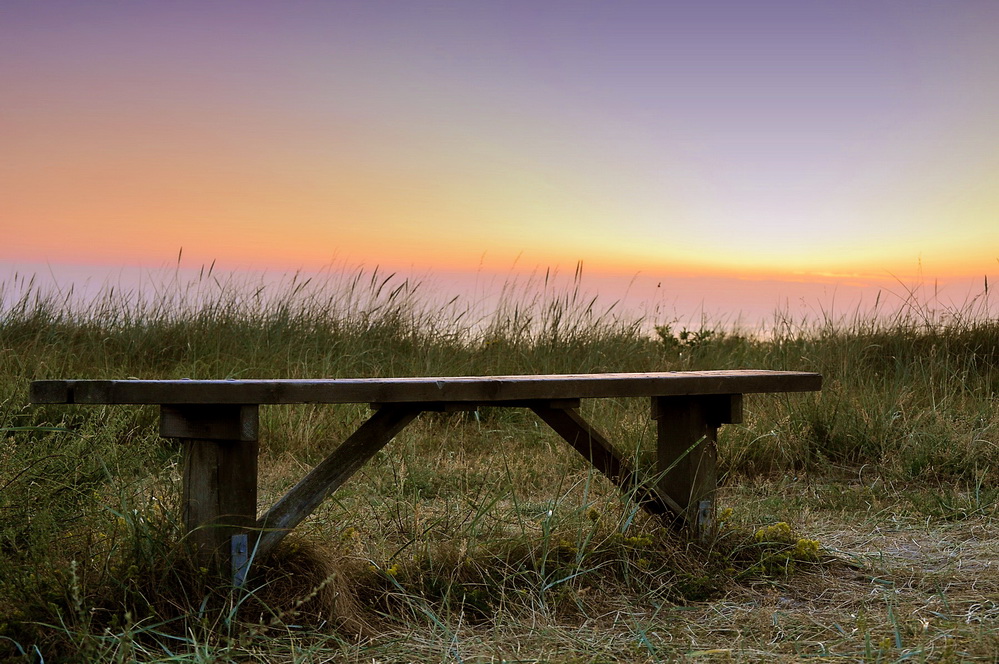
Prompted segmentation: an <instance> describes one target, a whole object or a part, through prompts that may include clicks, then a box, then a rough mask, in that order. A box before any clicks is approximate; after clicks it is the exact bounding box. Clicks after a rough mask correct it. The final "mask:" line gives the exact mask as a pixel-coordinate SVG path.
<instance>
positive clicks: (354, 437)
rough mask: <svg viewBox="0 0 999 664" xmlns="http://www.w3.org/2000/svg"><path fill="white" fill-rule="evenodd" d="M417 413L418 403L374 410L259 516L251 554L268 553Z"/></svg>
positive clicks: (256, 555) (261, 554) (418, 412)
mask: <svg viewBox="0 0 999 664" xmlns="http://www.w3.org/2000/svg"><path fill="white" fill-rule="evenodd" d="M419 414H420V407H419V404H415V405H411V404H385V405H383V406H382V407H381V408H379V409H378V410H376V411H375V413H374V415H372V416H371V417H370V418H369V419H368V420H367V421H366V422H364V424H362V425H361V426H360V427H358V429H357V431H355V432H354V433H352V434H351V435H350V437H348V438H347V440H345V441H344V442H343V443H342V444H341V445H340V446H339V447H337V448H336V449H335V450H334V451H333V453H332V454H330V455H329V456H328V457H326V458H325V459H324V460H323V461H321V462H320V463H319V465H317V466H316V467H315V468H313V469H312V471H311V472H310V473H309V474H308V475H306V476H305V477H304V478H302V480H301V481H300V482H299V483H298V484H296V485H295V486H294V487H292V488H291V490H290V491H288V493H286V494H285V495H284V497H283V498H281V500H279V501H278V502H277V503H275V504H274V506H273V507H271V508H270V509H269V510H268V511H267V514H265V515H264V516H263V517H261V518H260V520H259V521H258V522H257V528H258V529H259V530H260V536H259V538H258V539H257V543H256V550H255V551H253V557H255V558H261V557H264V556H266V555H267V554H268V553H270V552H271V551H272V550H273V549H274V547H275V546H277V544H278V542H280V541H281V540H282V539H284V537H285V535H287V534H288V533H289V532H290V531H291V529H292V528H294V527H295V526H297V525H298V524H299V523H301V522H302V521H303V520H304V519H305V518H306V517H307V516H309V515H310V514H312V512H313V510H315V509H316V507H318V506H319V504H320V503H322V502H323V501H324V500H326V498H328V497H329V496H330V495H332V494H333V492H334V491H336V490H337V489H339V488H340V487H341V486H342V485H343V483H344V482H346V481H347V480H348V479H350V477H351V475H353V474H354V473H356V472H357V471H358V470H359V469H360V468H361V466H363V465H364V464H365V463H366V462H367V461H368V460H369V459H370V458H371V457H373V456H374V455H375V454H376V453H377V452H378V450H380V449H382V448H383V447H385V445H386V444H387V443H388V442H389V441H390V440H392V438H393V437H394V436H395V435H396V434H398V433H399V432H400V431H402V430H403V429H404V428H405V427H406V425H407V424H409V423H410V422H412V421H413V419H414V418H416V416H417V415H419Z"/></svg>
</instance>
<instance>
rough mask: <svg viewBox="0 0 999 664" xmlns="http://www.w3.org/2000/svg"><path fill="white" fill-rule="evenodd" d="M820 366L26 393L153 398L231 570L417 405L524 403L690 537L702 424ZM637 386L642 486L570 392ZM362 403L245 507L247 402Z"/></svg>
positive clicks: (198, 527) (704, 474)
mask: <svg viewBox="0 0 999 664" xmlns="http://www.w3.org/2000/svg"><path fill="white" fill-rule="evenodd" d="M821 384H822V376H820V375H819V374H815V373H803V372H790V371H689V372H657V373H605V374H576V375H547V376H469V377H453V378H363V379H327V380H42V381H35V382H33V383H32V384H31V401H32V402H33V403H38V404H41V403H46V404H53V403H59V404H154V405H158V406H160V435H161V436H165V437H167V438H174V439H178V440H179V441H180V443H181V445H182V449H183V455H184V480H183V501H182V502H183V510H184V513H183V522H184V525H185V528H186V529H187V531H188V537H189V538H190V539H191V540H192V541H193V542H194V544H195V545H196V551H197V552H198V554H199V555H200V556H202V557H203V559H204V560H205V561H206V562H212V563H214V564H221V565H224V566H225V567H223V569H231V570H232V573H233V577H234V579H235V581H236V583H241V582H242V579H243V578H245V574H246V571H247V567H248V564H249V561H250V560H252V559H254V558H256V559H260V558H262V557H263V556H266V555H267V554H268V553H269V552H270V551H272V550H273V549H274V547H275V546H276V545H277V544H278V542H280V541H281V539H282V538H283V537H284V536H285V535H286V534H287V533H288V532H289V531H291V530H292V529H293V528H294V527H295V526H296V525H298V524H299V523H301V521H302V520H303V519H305V518H306V517H307V516H308V515H309V514H311V513H312V511H313V510H315V509H316V507H317V506H318V505H319V504H320V503H321V502H323V501H324V500H325V499H326V498H327V497H329V496H330V495H331V494H332V493H333V492H334V491H336V490H337V489H338V488H339V487H340V486H341V485H343V483H344V482H345V481H347V479H348V478H350V476H351V475H353V474H354V473H355V472H356V471H357V470H358V469H360V468H361V466H362V465H364V463H365V462H366V461H368V460H369V459H370V458H371V457H372V456H374V455H375V453H377V452H378V450H380V449H381V448H382V447H384V446H385V444H386V443H388V442H389V441H390V440H391V439H392V438H393V437H394V436H395V435H396V434H398V433H399V432H400V431H401V430H402V429H403V428H404V427H405V426H406V425H407V424H409V423H410V422H411V421H412V420H413V419H414V418H416V416H417V415H419V414H420V413H421V412H423V411H452V410H474V409H476V408H478V407H479V406H491V407H517V408H529V409H531V410H532V411H534V412H535V413H536V414H537V416H538V417H539V418H541V420H542V421H544V422H545V423H546V424H548V425H549V426H550V427H551V428H552V429H554V430H555V431H556V432H557V433H558V434H559V435H560V436H561V437H562V438H564V439H565V440H566V441H567V442H568V443H569V444H570V445H571V446H572V447H573V448H575V449H576V450H577V451H578V452H579V453H580V454H582V455H583V456H584V457H586V458H587V459H588V460H589V461H590V462H591V463H592V464H593V465H594V466H595V467H596V468H597V469H598V470H600V471H601V472H602V473H604V474H605V475H606V476H607V477H609V478H610V479H611V480H612V481H613V482H614V483H616V484H617V485H618V486H619V487H621V488H622V489H623V490H626V491H635V494H634V495H635V497H636V500H637V501H638V502H639V503H641V505H642V506H643V507H644V508H646V509H647V510H649V511H650V512H652V513H654V514H658V515H662V516H663V517H665V519H666V520H667V521H668V522H669V523H671V524H673V525H676V526H678V527H680V528H682V529H684V530H686V531H687V532H688V533H690V534H692V535H694V536H696V537H700V536H703V535H704V534H705V533H706V532H707V531H708V529H709V528H710V527H711V525H712V524H713V522H714V517H715V500H714V494H715V489H716V482H717V476H716V458H717V453H716V441H717V438H716V435H717V430H718V427H719V426H720V425H721V424H724V423H730V422H740V421H741V420H742V395H743V394H747V393H763V392H768V393H777V392H804V391H814V390H819V389H820V388H821ZM619 397H645V398H650V399H651V406H652V408H651V417H652V419H654V420H655V421H656V422H657V458H656V464H655V468H653V469H650V472H649V473H648V475H649V476H652V477H655V481H654V482H652V483H650V484H644V483H643V482H642V481H641V479H640V478H639V477H638V476H637V475H636V472H635V470H634V469H632V468H631V467H630V466H629V464H628V462H627V461H626V460H625V459H624V458H623V457H622V456H621V454H619V452H618V451H617V450H616V449H615V448H614V446H612V445H611V444H610V443H609V442H608V441H607V439H606V438H605V437H604V436H603V435H601V434H600V432H598V431H597V430H596V429H594V428H593V426H591V425H590V424H589V423H588V422H586V421H585V420H584V419H583V418H582V417H581V416H580V414H579V411H578V406H579V403H580V399H599V398H619ZM338 403H339V404H342V403H368V404H370V405H371V407H372V408H373V410H374V413H373V415H371V417H370V418H369V419H368V420H366V421H365V422H363V423H362V424H361V425H360V426H359V427H358V428H357V430H356V431H355V432H354V433H353V434H351V435H350V436H349V437H348V438H347V439H346V440H345V441H343V443H341V444H340V446H339V447H337V448H336V449H335V450H333V452H332V453H331V454H330V455H329V456H328V457H326V459H325V460H324V461H322V462H321V463H319V464H318V465H317V466H316V467H315V468H313V469H312V471H311V472H309V473H308V474H307V475H306V476H305V477H304V478H303V479H302V480H301V481H300V482H299V483H298V484H296V485H295V486H294V487H293V488H292V489H291V490H289V491H288V493H287V494H286V495H285V496H284V497H283V498H281V499H280V500H278V501H277V503H275V504H274V505H273V506H272V507H271V508H270V509H269V510H267V511H266V512H265V513H264V515H263V516H261V517H260V518H257V451H258V442H257V441H258V437H259V427H258V407H259V405H260V404H338Z"/></svg>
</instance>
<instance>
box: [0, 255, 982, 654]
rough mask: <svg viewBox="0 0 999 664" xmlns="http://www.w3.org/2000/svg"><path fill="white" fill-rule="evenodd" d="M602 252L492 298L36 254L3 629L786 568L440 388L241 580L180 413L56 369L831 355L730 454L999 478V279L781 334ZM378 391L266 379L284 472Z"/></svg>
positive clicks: (299, 642) (209, 628)
mask: <svg viewBox="0 0 999 664" xmlns="http://www.w3.org/2000/svg"><path fill="white" fill-rule="evenodd" d="M578 277H579V275H578V273H577V275H576V279H575V280H574V281H573V282H572V283H571V284H569V285H568V286H564V285H559V284H558V283H556V281H555V280H554V279H551V278H550V275H546V277H544V278H541V279H539V280H537V281H531V282H528V283H526V284H521V285H518V284H515V283H513V284H508V285H507V287H506V289H505V291H504V293H503V294H502V296H501V297H500V298H499V301H498V304H497V305H496V306H494V307H492V308H491V309H490V310H489V311H485V312H483V311H480V310H478V309H477V307H476V306H475V303H466V302H463V301H461V300H458V299H450V300H439V299H437V294H435V293H427V292H425V291H424V290H423V287H422V285H421V284H420V283H416V282H413V281H410V280H406V279H403V278H400V277H398V276H396V275H393V274H383V273H381V272H380V271H378V270H372V271H357V272H353V273H343V274H339V275H332V276H329V277H327V278H326V279H323V280H308V279H304V278H299V277H293V278H290V279H289V280H288V281H286V282H285V283H283V284H277V285H273V284H272V285H265V284H253V283H240V282H237V281H234V280H232V279H228V278H223V277H220V276H218V275H215V274H213V271H212V270H211V269H208V270H207V271H203V272H202V274H201V275H200V278H199V279H196V280H195V281H193V282H191V283H180V282H179V281H173V282H168V283H165V284H162V285H161V286H160V287H159V288H158V289H156V290H154V291H153V292H152V294H151V295H150V294H149V293H130V292H121V291H117V290H114V289H110V288H109V289H107V290H105V291H104V292H102V293H101V294H99V295H98V296H97V297H95V298H91V299H89V300H86V301H83V300H81V299H79V298H77V297H76V296H74V294H73V293H72V292H69V293H53V292H46V291H43V290H40V289H39V288H37V287H36V286H35V285H34V283H33V282H32V281H31V280H30V279H24V278H15V279H14V280H12V281H11V282H8V283H7V284H4V285H3V289H4V291H5V292H3V293H0V301H2V302H7V303H8V305H7V306H6V308H5V309H4V310H3V311H2V312H0V375H2V376H3V381H2V383H0V515H2V520H0V569H2V570H4V574H3V575H0V653H5V654H7V655H10V656H14V657H23V658H24V659H25V660H28V661H30V660H32V659H33V658H34V659H38V658H39V657H41V656H45V657H46V659H48V660H51V659H53V658H56V657H71V656H73V655H74V653H76V654H77V655H78V656H79V658H80V659H109V660H121V661H126V660H128V661H132V660H138V661H158V660H169V659H171V658H173V660H172V661H202V660H204V661H216V660H218V659H225V658H227V657H231V658H237V657H238V658H242V659H246V660H250V659H260V660H261V661H274V660H285V661H305V660H307V659H309V657H310V655H309V653H322V652H327V651H329V650H330V649H340V650H341V651H344V652H346V651H350V652H353V653H354V655H355V656H360V653H362V652H368V653H369V654H371V653H373V654H371V657H370V658H376V659H377V658H385V659H390V660H406V659H407V658H410V659H424V658H427V657H429V658H430V659H455V660H462V659H464V658H466V657H467V653H464V654H463V647H464V646H463V645H462V638H459V636H458V634H459V633H461V632H462V630H464V629H465V625H467V624H473V625H477V626H480V627H477V628H476V629H480V628H481V627H483V626H484V627H485V628H488V629H490V630H493V631H494V632H496V633H500V632H504V631H509V632H511V633H513V632H516V633H519V634H521V637H522V636H523V634H524V630H525V629H527V628H526V627H525V625H532V626H533V627H531V630H533V632H532V633H534V632H537V631H538V630H540V631H544V629H549V628H550V629H553V630H557V629H561V627H560V626H562V625H565V624H573V623H574V622H575V624H582V623H585V622H586V621H587V620H591V619H593V617H594V616H599V615H603V614H605V613H606V612H608V611H612V610H613V608H614V607H615V606H620V605H624V604H636V603H637V604H643V605H646V606H661V605H662V604H663V603H664V602H665V603H667V604H669V603H677V602H679V603H683V602H686V601H692V600H696V599H699V598H703V597H709V596H711V595H712V594H713V593H717V592H719V591H720V590H721V589H722V588H723V587H724V584H725V583H726V581H725V579H728V580H729V582H734V580H736V579H738V578H749V577H751V576H753V575H754V574H757V573H765V574H769V573H770V572H767V571H764V572H759V569H762V568H759V566H758V562H759V560H758V559H757V560H756V561H755V562H752V561H750V559H749V558H746V561H748V562H745V564H744V566H743V567H742V568H741V571H740V570H735V571H733V572H732V573H723V572H722V571H720V570H721V569H722V568H717V569H716V568H714V567H711V565H712V564H713V563H711V562H710V561H708V562H706V560H708V559H706V558H704V557H703V556H702V555H701V554H695V553H693V552H691V551H687V550H686V549H685V548H684V547H683V546H682V545H681V544H679V543H677V542H675V541H673V540H672V539H671V538H670V536H669V535H668V533H665V532H662V531H661V530H660V529H658V527H657V525H656V524H655V523H654V522H653V521H650V520H648V519H647V518H646V517H645V516H644V515H642V514H639V513H638V512H637V511H636V509H635V508H634V505H633V504H631V503H629V502H628V501H627V500H626V499H623V498H622V497H620V496H619V495H618V493H617V492H616V491H615V490H613V489H612V488H611V487H610V486H609V484H608V483H606V482H605V481H604V480H603V479H601V478H599V477H595V476H594V475H593V473H592V471H591V470H590V469H588V468H587V466H586V464H585V463H584V462H583V461H582V460H581V459H577V458H576V456H575V455H574V454H573V453H572V452H571V451H566V449H565V446H564V445H560V444H559V442H558V441H557V440H556V438H555V436H554V435H553V434H550V433H549V432H547V431H545V430H544V429H543V428H541V427H539V426H538V425H537V423H536V422H535V420H534V419H533V418H532V417H531V416H530V415H528V414H527V413H523V412H519V411H502V412H500V411H492V412H490V411H488V410H485V411H483V412H481V413H479V414H477V415H475V416H465V417H462V416H457V417H447V416H427V417H424V418H423V419H421V420H420V421H419V422H418V423H417V424H415V425H413V426H411V427H410V429H408V430H407V431H406V432H404V433H403V435H401V436H400V437H399V439H398V440H397V441H394V442H393V444H392V445H390V446H389V448H387V450H386V451H385V452H383V453H382V454H380V455H379V456H378V458H377V459H376V460H375V462H373V463H372V464H370V465H369V467H368V468H367V469H366V470H365V471H364V473H363V476H362V477H360V478H358V479H355V480H354V481H352V482H351V483H349V484H348V486H347V487H345V488H344V490H343V491H341V492H340V493H339V494H337V497H336V499H335V500H333V501H331V502H330V503H328V504H327V505H325V506H324V507H323V508H321V509H320V510H319V511H317V513H316V515H315V516H314V517H313V519H311V520H310V521H309V522H308V523H307V524H305V526H304V529H303V532H304V533H305V537H306V539H299V540H297V543H296V542H295V541H293V542H291V543H290V544H289V546H288V547H285V549H284V550H283V551H281V552H279V555H278V556H277V558H276V560H274V561H272V569H271V570H270V572H269V573H268V575H266V576H264V577H262V579H261V580H260V581H258V582H257V583H258V585H255V586H253V587H252V588H250V589H249V590H239V589H232V588H229V589H226V588H222V589H214V590H213V589H212V586H211V584H210V583H208V581H207V580H206V579H204V578H201V573H200V571H199V570H198V569H196V568H194V567H193V566H192V565H191V564H190V563H189V562H188V561H187V560H186V558H185V554H184V549H183V546H182V545H181V543H180V541H179V540H180V537H181V533H180V526H179V524H178V523H177V522H176V518H177V516H176V515H177V514H178V511H177V505H176V502H177V500H178V495H179V486H178V485H179V474H178V468H177V464H178V457H177V451H176V450H174V449H172V448H171V447H170V446H169V445H165V444H164V442H163V441H161V440H160V439H158V438H157V437H156V436H155V435H154V433H153V432H154V430H155V427H154V424H155V419H156V413H155V412H154V411H153V410H151V409H144V408H131V407H86V408H79V407H66V406H43V407H32V406H29V405H28V404H27V388H28V384H29V382H30V381H31V380H37V379H44V378H70V377H78V378H83V377H86V378H126V377H141V378H182V377H190V378H226V377H233V378H305V377H309V378H315V377H323V378H332V377H347V376H350V377H368V376H371V377H377V376H405V375H475V374H478V375H488V374H520V373H575V372H601V371H662V370H688V369H737V368H758V369H788V370H809V371H818V372H821V373H822V374H823V375H824V376H825V387H824V389H823V391H822V393H821V394H818V395H811V394H807V395H806V394H801V395H787V396H764V395H760V396H754V397H749V398H748V399H747V414H746V415H747V416H746V422H745V423H744V424H742V425H738V426H728V427H726V428H724V429H723V431H722V435H721V440H720V454H721V459H722V465H723V469H724V470H725V477H726V480H725V481H727V482H728V483H729V484H733V485H734V484H738V483H739V482H740V481H742V480H743V479H745V478H747V477H753V476H775V475H781V474H789V473H790V474H797V473H801V472H808V473H813V474H822V473H827V474H835V473H838V472H840V471H841V469H843V468H851V469H860V468H864V469H865V470H864V472H865V473H873V474H876V475H878V476H880V477H884V478H887V479H888V480H891V481H897V482H923V483H926V482H931V483H938V482H947V483H952V484H956V485H959V486H967V487H974V488H975V490H976V491H978V492H979V494H981V493H982V492H986V493H987V492H989V491H991V490H993V489H994V488H995V487H996V475H995V469H996V468H997V467H999V447H997V445H996V435H995V431H996V427H997V424H999V412H997V409H996V407H995V397H996V390H997V387H999V373H997V363H999V322H997V321H996V320H995V318H994V317H993V316H992V314H991V311H990V309H989V296H988V293H987V292H986V293H983V294H982V296H981V297H980V298H978V299H976V300H973V301H972V302H970V303H969V304H968V305H967V306H966V307H965V308H964V309H960V310H931V309H929V308H928V307H927V306H926V305H925V304H922V303H920V302H919V301H917V300H915V299H913V300H912V301H911V302H909V306H907V307H903V308H902V309H901V310H899V311H898V312H896V313H894V314H892V315H890V316H885V315H883V314H881V312H879V311H877V310H874V311H871V312H859V313H858V314H857V315H856V316H855V317H854V318H853V319H852V320H849V321H830V320H819V321H805V322H801V323H793V322H791V321H789V320H787V319H786V318H781V317H778V320H777V321H776V324H775V325H774V326H773V331H772V332H770V333H768V334H766V335H762V334H756V333H740V332H738V331H732V330H722V329H715V328H712V327H711V326H710V325H708V326H705V327H703V328H700V329H697V330H686V329H679V330H678V329H675V323H674V322H672V321H648V320H641V319H639V318H637V317H631V316H629V315H628V314H627V313H626V312H619V311H617V310H616V308H615V306H613V305H610V306H605V305H602V304H601V303H599V302H598V301H597V300H596V299H594V298H592V297H589V296H587V295H586V294H585V293H584V292H583V291H582V289H581V288H580V280H579V278H578ZM653 328H654V329H655V330H656V331H655V333H652V334H650V333H649V332H648V330H649V329H653ZM584 409H585V410H586V414H587V416H588V417H590V418H592V419H593V421H594V422H595V423H596V425H597V426H598V427H599V428H601V429H603V430H605V431H606V432H607V433H608V434H610V437H611V439H612V440H616V441H617V442H618V444H620V445H622V446H623V447H624V448H625V449H627V450H628V451H629V452H635V453H637V454H639V455H641V454H642V451H643V449H648V448H649V445H651V440H652V437H653V434H652V433H651V428H650V425H649V422H648V404H646V403H643V402H636V401H633V400H620V401H615V402H603V401H601V402H596V403H585V404H584ZM361 410H362V409H361V407H360V406H347V407H336V408H318V407H310V406H297V407H273V408H265V409H263V411H262V417H263V430H264V432H265V438H264V441H263V442H264V445H263V447H264V450H263V459H262V470H261V486H262V494H263V495H262V500H263V501H272V500H273V499H274V498H276V497H277V496H279V495H280V494H281V493H282V492H283V490H285V489H286V487H287V486H288V485H289V484H290V483H292V482H294V481H296V480H297V479H298V478H299V477H300V476H301V475H302V474H303V473H304V470H303V468H302V467H303V466H305V465H308V464H311V463H315V462H316V461H318V460H319V459H321V458H322V457H323V456H324V455H325V454H326V453H328V451H329V448H330V446H331V445H333V444H335V441H337V440H342V439H343V437H344V436H345V435H347V434H349V433H350V431H351V430H352V427H354V426H356V422H357V420H358V419H359V418H360V417H361V416H362V413H361ZM317 539H318V540H322V544H321V545H317V544H315V541H314V540H317ZM740 546H742V545H740ZM756 546H758V545H755V544H754V545H752V546H751V547H750V548H752V547H756ZM730 553H731V552H730ZM743 558H745V556H741V554H740V555H736V554H731V555H729V556H728V557H727V558H726V559H725V560H723V561H722V563H723V564H722V567H725V566H727V565H729V564H732V565H737V566H738V565H739V564H740V563H739V561H740V560H743ZM750 558H751V557H750ZM719 564H721V563H719ZM706 565H707V567H705V566H706ZM767 569H769V568H767ZM706 570H707V571H706ZM752 570H756V571H752ZM709 572H710V573H709ZM747 575H748V576H747ZM288 588H292V589H294V588H297V589H299V590H300V591H301V592H297V593H296V592H292V591H291V590H288ZM595 589H599V591H598V590H595ZM304 624H311V625H313V626H318V627H319V629H317V630H316V629H312V630H305V629H304V628H302V627H301V625H304ZM248 625H249V627H248ZM518 626H519V627H518ZM629 629H630V628H629ZM642 629H645V628H644V627H643V628H642ZM477 633H479V634H480V636H481V632H477ZM636 633H641V634H645V632H643V631H641V630H638V632H636ZM386 634H388V635H393V636H392V637H391V638H388V639H387V640H385V639H382V640H379V639H378V638H377V637H378V635H386ZM359 635H360V640H358V637H359ZM417 635H421V636H419V637H417ZM497 638H500V637H497ZM503 638H510V637H503ZM366 639H370V640H366ZM393 639H395V640H393ZM399 639H402V641H399ZM392 643H396V644H397V645H396V646H392V645H391V644H392ZM403 643H404V644H405V645H401V644H403ZM638 643H639V644H641V643H643V642H642V641H641V639H639V641H638ZM646 643H650V644H651V642H648V641H646ZM359 644H361V645H359ZM539 647H541V648H542V649H543V648H544V645H543V644H542V645H541V646H539ZM641 647H645V646H641ZM650 647H651V645H650ZM365 648H368V649H369V651H364V649H365ZM393 648H394V649H393ZM407 648H408V650H407ZM359 649H360V650H359ZM477 650H478V651H480V650H481V648H478V649H477ZM296 653H297V654H296ZM653 655H654V656H653V657H652V658H651V659H652V660H654V659H655V658H657V657H659V655H655V653H654V652H653ZM317 657H318V655H317ZM650 661H651V660H650Z"/></svg>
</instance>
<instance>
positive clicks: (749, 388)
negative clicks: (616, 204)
mask: <svg viewBox="0 0 999 664" xmlns="http://www.w3.org/2000/svg"><path fill="white" fill-rule="evenodd" d="M821 384H822V376H821V375H820V374H817V373H808V372H799V371H759V370H754V371H748V370H729V371H683V372H673V371H666V372H653V373H604V374H553V375H540V376H539V375H524V376H459V377H429V378H351V379H324V380H293V379H276V380H42V381H35V382H33V383H32V385H31V400H32V402H34V403H79V404H291V403H365V402H367V403H378V402H381V403H407V402H430V403H432V402H464V401H475V402H480V403H489V402H496V401H517V400H536V399H580V398H582V399H587V398H608V397H610V398H614V397H647V396H686V395H698V394H749V393H760V392H809V391H815V390H819V389H820V388H821Z"/></svg>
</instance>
